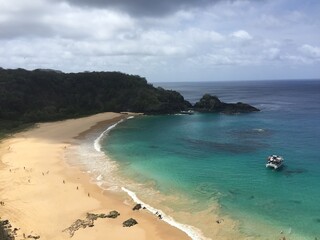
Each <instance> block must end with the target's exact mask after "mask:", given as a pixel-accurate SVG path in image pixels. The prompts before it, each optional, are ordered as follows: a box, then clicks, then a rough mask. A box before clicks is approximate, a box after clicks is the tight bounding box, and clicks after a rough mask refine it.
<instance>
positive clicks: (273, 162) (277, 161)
mask: <svg viewBox="0 0 320 240" xmlns="http://www.w3.org/2000/svg"><path fill="white" fill-rule="evenodd" d="M267 160H268V162H267V164H266V167H271V168H274V169H278V168H280V167H281V166H282V165H283V161H284V158H283V157H281V156H278V155H271V156H269V157H268V158H267Z"/></svg>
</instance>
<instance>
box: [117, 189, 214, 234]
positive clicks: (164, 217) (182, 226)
mask: <svg viewBox="0 0 320 240" xmlns="http://www.w3.org/2000/svg"><path fill="white" fill-rule="evenodd" d="M121 189H122V190H123V191H124V192H126V193H127V194H128V195H129V196H130V197H131V198H132V200H133V201H134V202H135V203H140V204H142V205H143V206H144V207H145V208H146V209H147V210H148V211H149V212H151V213H153V214H157V215H158V216H159V215H161V217H162V220H163V221H165V222H166V223H168V224H170V225H171V226H174V227H176V228H178V229H180V230H181V231H183V232H185V233H186V234H187V235H188V236H189V237H190V238H191V239H193V240H209V239H210V238H206V237H204V236H203V234H202V233H201V231H200V230H199V229H197V228H195V227H193V226H190V225H186V224H182V223H179V222H177V221H175V220H174V219H173V218H172V217H171V216H169V215H167V214H165V213H164V212H163V211H161V210H159V209H156V208H154V207H152V206H150V205H148V204H146V203H144V202H143V201H141V200H140V199H139V198H138V197H137V195H136V194H135V193H134V192H132V191H130V190H128V189H126V188H125V187H121Z"/></svg>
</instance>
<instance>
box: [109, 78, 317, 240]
mask: <svg viewBox="0 0 320 240" xmlns="http://www.w3.org/2000/svg"><path fill="white" fill-rule="evenodd" d="M156 85H158V86H161V87H164V88H165V89H173V90H177V91H179V92H180V93H181V94H182V95H183V96H184V97H185V98H186V99H187V100H189V101H190V102H192V103H194V102H196V101H197V100H199V99H200V97H201V96H202V95H203V94H204V93H210V94H214V95H217V96H218V97H219V98H220V99H221V100H222V101H224V102H239V101H241V102H245V103H249V104H251V105H253V106H255V107H258V108H260V109H261V112H258V113H250V114H239V115H224V114H194V115H171V116H169V115H168V116H143V117H139V118H135V119H132V120H129V121H126V122H125V123H123V124H120V125H119V126H117V127H116V128H115V129H114V130H112V131H111V132H110V133H109V137H108V138H106V140H105V143H104V150H105V151H107V153H108V154H109V155H110V156H112V158H113V159H114V160H116V161H117V162H118V163H119V164H120V165H121V166H122V167H121V169H122V172H123V174H124V175H127V176H129V177H130V178H133V179H134V180H135V181H137V182H139V183H142V184H143V183H146V182H152V183H153V186H155V187H156V188H157V189H158V190H160V192H161V193H163V194H164V195H166V194H167V195H171V194H175V193H177V192H179V193H183V194H185V195H186V196H188V198H190V199H193V200H196V201H195V203H196V204H193V205H192V206H189V208H190V209H192V211H196V210H197V209H198V210H199V211H200V210H202V209H205V208H206V207H207V206H209V205H210V204H211V203H212V202H218V203H219V204H220V205H221V213H225V214H228V215H230V216H231V217H232V218H235V219H239V220H240V222H241V220H243V219H246V220H248V221H246V222H244V221H242V222H241V227H242V229H241V230H242V231H243V232H245V233H247V234H248V235H250V234H253V235H256V234H257V233H256V232H255V229H256V226H255V225H254V224H255V222H259V221H261V223H263V224H266V223H268V224H270V226H271V225H277V226H279V228H280V229H283V230H284V231H286V233H288V234H292V237H293V236H294V235H295V234H296V235H303V236H304V238H303V239H315V237H318V239H319V238H320V155H319V150H320V141H319V140H320V124H319V123H320V81H251V82H211V83H158V84H156ZM270 154H279V155H282V156H283V157H284V158H285V165H284V167H283V168H282V169H281V170H280V171H273V170H270V169H266V168H265V160H266V157H267V156H268V155H270ZM138 194H139V193H138ZM293 238H294V237H293Z"/></svg>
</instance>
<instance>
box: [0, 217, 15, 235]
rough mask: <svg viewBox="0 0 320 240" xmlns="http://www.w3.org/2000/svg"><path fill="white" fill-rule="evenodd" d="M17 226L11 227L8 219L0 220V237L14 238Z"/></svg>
mask: <svg viewBox="0 0 320 240" xmlns="http://www.w3.org/2000/svg"><path fill="white" fill-rule="evenodd" d="M17 230H18V229H17V228H15V229H12V226H11V224H10V222H9V220H0V239H1V240H2V239H3V240H14V239H15V237H16V235H17V233H16V232H17Z"/></svg>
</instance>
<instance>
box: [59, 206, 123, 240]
mask: <svg viewBox="0 0 320 240" xmlns="http://www.w3.org/2000/svg"><path fill="white" fill-rule="evenodd" d="M119 215H120V213H119V212H117V211H111V212H110V213H109V214H104V213H101V214H94V213H87V216H86V219H84V220H82V219H77V220H76V221H75V222H74V223H73V224H72V225H71V226H70V227H68V228H66V229H64V230H63V232H68V233H69V235H70V237H73V235H74V233H75V232H76V231H78V230H79V229H80V228H86V227H93V226H94V221H95V220H97V219H98V218H117V217H118V216H119Z"/></svg>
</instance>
